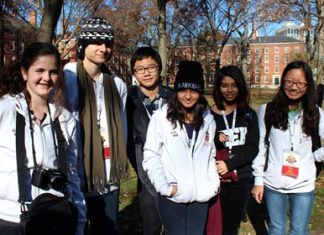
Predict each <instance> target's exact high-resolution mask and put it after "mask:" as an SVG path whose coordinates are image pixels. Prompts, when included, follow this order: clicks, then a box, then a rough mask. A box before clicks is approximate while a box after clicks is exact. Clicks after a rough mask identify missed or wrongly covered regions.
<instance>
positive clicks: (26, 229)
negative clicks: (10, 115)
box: [16, 113, 78, 235]
mask: <svg viewBox="0 0 324 235" xmlns="http://www.w3.org/2000/svg"><path fill="white" fill-rule="evenodd" d="M53 129H54V130H55V132H56V134H57V138H58V151H59V155H58V156H57V158H58V165H59V171H60V172H62V174H63V175H67V159H66V154H65V147H64V144H65V139H64V136H63V134H62V130H61V127H60V124H59V122H58V119H55V121H54V123H53ZM24 142H25V119H24V117H23V116H22V115H21V114H19V113H17V119H16V154H17V171H18V186H19V202H20V203H21V215H20V225H21V232H22V234H23V235H45V234H46V235H74V234H75V232H76V227H77V218H78V211H77V208H76V206H75V205H74V204H73V203H72V202H70V201H69V200H68V198H67V197H58V196H56V195H53V194H51V193H44V194H41V195H39V196H38V197H36V198H35V199H34V200H32V202H31V205H28V206H27V203H26V202H27V194H26V192H25V177H26V175H25V171H26V169H25V167H24V161H25V158H26V150H25V148H24V147H21V146H20V145H21V143H24ZM34 162H35V160H34ZM35 172H36V168H35V169H34V172H33V174H34V173H35ZM41 172H42V171H41ZM40 176H44V175H43V174H41V173H39V174H38V177H36V178H40ZM46 176H47V174H46ZM54 176H57V175H54ZM60 176H61V174H60ZM43 178H44V177H43ZM45 178H46V177H45ZM56 178H57V177H56ZM32 181H33V180H32ZM40 181H41V182H43V180H40ZM36 186H38V185H36ZM63 191H64V190H63Z"/></svg>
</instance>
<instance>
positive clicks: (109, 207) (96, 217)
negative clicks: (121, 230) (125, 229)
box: [85, 189, 119, 235]
mask: <svg viewBox="0 0 324 235" xmlns="http://www.w3.org/2000/svg"><path fill="white" fill-rule="evenodd" d="M85 199H86V205H87V218H88V228H86V234H87V232H88V234H91V235H100V234H109V235H114V234H117V232H118V231H117V215H118V205H119V189H116V190H114V191H112V192H110V193H106V194H103V195H98V196H88V197H85Z"/></svg>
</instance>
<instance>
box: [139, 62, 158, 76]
mask: <svg viewBox="0 0 324 235" xmlns="http://www.w3.org/2000/svg"><path fill="white" fill-rule="evenodd" d="M158 68H159V66H157V65H153V64H152V65H149V66H148V67H146V68H145V67H139V68H136V69H134V71H135V73H137V74H144V73H145V70H147V71H148V72H149V73H155V72H156V71H157V70H158Z"/></svg>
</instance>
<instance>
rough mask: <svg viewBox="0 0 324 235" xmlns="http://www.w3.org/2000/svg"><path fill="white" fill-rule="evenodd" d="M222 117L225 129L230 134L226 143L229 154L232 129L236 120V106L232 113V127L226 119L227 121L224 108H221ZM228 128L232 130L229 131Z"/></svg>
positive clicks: (231, 144)
mask: <svg viewBox="0 0 324 235" xmlns="http://www.w3.org/2000/svg"><path fill="white" fill-rule="evenodd" d="M222 117H223V120H224V122H225V126H226V130H227V132H228V133H229V134H230V136H229V141H228V143H227V145H228V150H229V154H231V152H232V147H233V131H234V128H235V122H236V108H235V109H234V113H233V122H232V129H230V128H229V125H228V121H227V118H226V115H225V112H224V110H222ZM230 130H232V131H230Z"/></svg>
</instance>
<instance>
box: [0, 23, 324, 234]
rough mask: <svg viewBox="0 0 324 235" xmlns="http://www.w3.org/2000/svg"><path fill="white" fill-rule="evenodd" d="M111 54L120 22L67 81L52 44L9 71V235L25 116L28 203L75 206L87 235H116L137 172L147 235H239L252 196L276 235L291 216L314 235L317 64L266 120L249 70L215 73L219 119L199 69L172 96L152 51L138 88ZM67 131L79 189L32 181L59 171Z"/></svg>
mask: <svg viewBox="0 0 324 235" xmlns="http://www.w3.org/2000/svg"><path fill="white" fill-rule="evenodd" d="M113 43H114V30H113V27H112V25H111V24H110V22H108V21H106V20H104V19H102V18H98V17H93V18H90V19H88V20H87V21H86V22H85V23H84V24H83V25H82V27H81V33H80V36H79V40H78V61H76V62H70V63H68V64H66V65H65V66H64V69H63V72H64V75H63V74H62V70H61V68H62V64H61V60H60V55H59V53H58V51H57V49H56V48H55V47H54V46H53V45H51V44H50V43H41V42H35V43H32V44H31V45H29V46H28V47H27V48H26V49H25V51H24V53H23V55H22V59H21V61H20V62H19V63H17V64H16V65H14V66H10V67H8V68H4V69H3V70H2V71H1V79H0V138H1V141H0V235H1V234H9V235H21V234H24V232H23V231H22V229H21V224H20V214H21V208H22V205H21V201H20V197H19V195H20V192H19V187H18V176H19V174H18V170H17V159H18V157H19V156H18V154H17V145H16V141H17V140H16V135H15V134H16V133H17V132H18V131H17V129H16V128H17V127H16V119H17V116H18V115H20V114H21V115H22V116H23V117H24V119H25V132H24V135H25V139H24V143H20V144H21V148H24V149H25V156H24V162H25V166H24V167H25V171H24V172H25V175H26V179H25V181H26V182H25V184H26V185H25V190H26V192H27V195H28V197H27V198H28V202H29V203H31V202H32V201H33V200H34V199H35V198H37V197H38V196H39V195H41V194H44V193H51V194H54V195H57V196H67V197H69V199H70V200H71V202H73V204H74V205H75V206H76V208H77V211H78V213H77V226H76V228H75V231H74V233H75V234H78V235H79V234H92V235H97V234H118V221H117V217H118V204H119V192H120V181H121V179H122V178H124V177H126V175H127V163H128V161H129V162H130V163H131V165H132V167H133V168H134V169H135V171H136V173H137V175H138V198H139V203H140V210H141V217H142V225H143V226H142V229H143V234H145V235H148V234H152V235H153V234H161V233H162V231H163V232H164V233H165V234H167V235H182V234H183V235H190V234H192V235H198V234H208V235H218V234H223V235H232V234H233V235H234V234H235V235H236V234H238V232H239V228H240V223H241V220H242V218H243V217H244V216H245V212H246V209H247V204H248V201H249V197H250V195H252V196H253V197H254V198H255V200H256V202H257V203H261V202H262V201H263V200H264V201H265V203H266V205H267V208H268V213H269V230H268V234H270V235H281V234H282V235H283V234H286V214H287V208H288V204H289V215H290V234H291V235H299V234H300V235H305V234H308V224H309V220H310V215H311V209H312V204H313V200H314V190H315V178H316V168H315V164H314V162H315V161H323V160H324V148H321V146H320V144H316V145H315V143H318V141H320V140H321V139H324V126H323V125H324V119H323V117H324V116H323V115H324V113H323V111H322V109H321V108H319V107H318V106H317V105H316V94H315V84H314V79H313V75H312V71H311V68H310V67H309V65H308V64H307V63H305V62H302V61H294V62H292V63H290V64H288V65H287V66H286V68H285V70H284V72H283V74H282V79H281V84H280V87H279V89H278V92H277V93H276V95H275V96H274V98H273V100H272V101H271V102H270V103H268V104H266V105H262V106H261V107H260V110H259V113H258V114H257V113H256V112H255V111H254V110H253V109H252V108H251V106H250V102H249V101H250V100H249V92H248V88H247V86H246V83H245V78H244V75H243V73H242V71H241V70H240V69H239V68H238V67H237V66H233V65H229V66H223V67H222V68H221V69H220V70H219V71H217V76H216V77H215V84H214V90H213V100H214V103H215V104H214V105H212V106H209V104H208V101H207V100H206V98H205V96H204V71H203V68H202V65H201V64H200V63H199V62H197V61H181V62H180V64H179V67H178V71H177V74H176V79H175V84H174V89H170V88H168V87H165V86H163V85H162V83H161V78H160V74H161V71H162V62H161V58H160V56H159V54H158V53H157V52H156V51H155V50H154V49H153V48H151V47H140V48H138V49H137V50H136V51H135V52H134V53H133V55H132V57H131V60H130V67H131V72H132V75H133V76H134V77H135V78H136V80H137V81H138V85H133V86H130V87H128V88H127V86H126V84H125V83H124V82H123V80H122V79H121V78H119V77H118V76H116V75H115V74H114V73H113V72H112V71H110V70H109V69H108V67H107V66H106V62H107V61H108V60H109V58H110V57H111V55H112V49H113ZM55 120H58V123H59V126H60V128H61V130H62V134H63V136H64V139H65V152H66V155H67V168H68V169H67V179H68V184H66V185H65V186H64V187H63V188H61V189H56V188H52V187H50V186H48V185H50V184H47V187H41V186H40V185H35V184H34V183H33V182H34V181H33V180H32V178H34V177H35V176H34V175H35V169H36V168H41V169H43V170H44V171H49V170H53V169H54V170H57V169H58V162H59V159H58V146H57V142H58V139H59V136H60V133H58V131H57V129H56V128H53V123H54V122H55ZM6 134H8V136H7V135H6ZM48 180H51V179H48ZM51 232H52V231H44V234H55V233H51ZM56 234H57V233H56ZM62 234H64V233H62Z"/></svg>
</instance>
